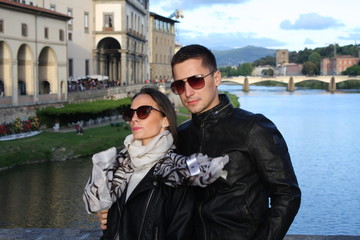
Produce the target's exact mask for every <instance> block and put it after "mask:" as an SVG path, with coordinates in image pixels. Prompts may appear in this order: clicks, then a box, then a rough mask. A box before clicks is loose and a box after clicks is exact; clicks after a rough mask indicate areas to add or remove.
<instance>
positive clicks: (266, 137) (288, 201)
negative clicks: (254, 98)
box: [249, 115, 301, 240]
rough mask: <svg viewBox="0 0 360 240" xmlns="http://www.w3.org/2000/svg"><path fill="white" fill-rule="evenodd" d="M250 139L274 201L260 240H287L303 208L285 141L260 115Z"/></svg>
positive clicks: (259, 232)
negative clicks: (289, 231)
mask: <svg viewBox="0 0 360 240" xmlns="http://www.w3.org/2000/svg"><path fill="white" fill-rule="evenodd" d="M260 116H261V118H260V121H258V122H257V123H256V124H255V125H254V128H253V129H252V130H251V133H250V137H249V146H250V147H251V153H252V154H253V156H252V157H253V158H254V159H255V161H256V165H257V170H258V173H259V175H260V178H261V179H262V181H263V183H264V184H265V187H266V188H267V192H268V193H269V198H270V209H269V210H270V211H269V213H268V215H267V219H266V221H265V223H264V224H263V225H262V226H261V227H260V229H259V231H258V232H257V235H256V239H259V240H260V239H261V240H265V239H268V240H277V239H279V240H280V239H283V238H284V236H285V234H286V232H287V231H288V229H289V227H290V225H291V223H292V222H293V220H294V218H295V216H296V214H297V212H298V210H299V207H300V199H301V191H300V188H299V186H298V182H297V179H296V175H295V172H294V169H293V166H292V163H291V160H290V156H289V152H288V148H287V145H286V142H285V140H284V138H283V137H282V135H281V133H280V132H279V131H278V129H277V128H276V126H275V125H274V124H273V123H272V122H271V121H270V120H268V119H266V118H265V117H263V116H262V115H260Z"/></svg>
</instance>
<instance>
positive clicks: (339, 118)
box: [220, 85, 360, 235]
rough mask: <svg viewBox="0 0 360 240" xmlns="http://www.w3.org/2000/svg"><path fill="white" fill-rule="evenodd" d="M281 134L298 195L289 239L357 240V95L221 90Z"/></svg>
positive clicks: (359, 206)
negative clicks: (352, 238) (353, 238)
mask: <svg viewBox="0 0 360 240" xmlns="http://www.w3.org/2000/svg"><path fill="white" fill-rule="evenodd" d="M220 90H224V91H229V92H231V93H233V94H236V95H237V96H239V101H240V104H241V107H242V108H244V109H246V110H249V111H252V112H255V113H262V114H264V115H265V116H267V117H268V118H270V119H271V120H272V121H273V122H274V123H275V124H276V126H277V127H278V129H279V130H280V131H281V133H282V134H283V136H284V138H285V140H286V142H287V144H288V148H289V152H290V155H291V158H292V162H293V166H294V168H295V173H296V175H297V178H298V182H299V185H300V188H301V190H302V203H301V207H300V210H299V213H298V215H297V216H296V218H295V221H294V223H293V224H292V226H291V228H290V230H289V233H290V234H311V235H360V187H359V184H360V140H359V137H360V93H346V94H342V93H336V94H330V93H328V92H326V91H323V90H296V91H295V92H293V93H289V92H286V90H285V88H284V87H261V86H251V88H250V92H248V93H244V92H242V86H239V85H221V86H220Z"/></svg>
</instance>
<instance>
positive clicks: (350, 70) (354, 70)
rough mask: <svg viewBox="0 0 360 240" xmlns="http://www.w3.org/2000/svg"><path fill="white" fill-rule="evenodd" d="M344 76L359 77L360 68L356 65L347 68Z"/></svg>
mask: <svg viewBox="0 0 360 240" xmlns="http://www.w3.org/2000/svg"><path fill="white" fill-rule="evenodd" d="M342 74H343V75H349V76H357V75H360V66H359V65H354V66H351V67H349V68H347V69H346V70H345V71H343V72H342Z"/></svg>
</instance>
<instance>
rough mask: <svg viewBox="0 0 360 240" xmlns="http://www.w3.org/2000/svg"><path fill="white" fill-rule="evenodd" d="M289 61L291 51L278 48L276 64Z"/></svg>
mask: <svg viewBox="0 0 360 240" xmlns="http://www.w3.org/2000/svg"><path fill="white" fill-rule="evenodd" d="M287 63H289V51H288V50H287V49H278V50H276V65H277V66H279V65H280V66H281V65H284V64H287Z"/></svg>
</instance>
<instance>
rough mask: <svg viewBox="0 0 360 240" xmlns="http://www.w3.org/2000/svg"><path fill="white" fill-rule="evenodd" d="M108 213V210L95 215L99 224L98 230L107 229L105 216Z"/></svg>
mask: <svg viewBox="0 0 360 240" xmlns="http://www.w3.org/2000/svg"><path fill="white" fill-rule="evenodd" d="M108 212H109V210H108V209H107V210H103V211H101V212H98V213H97V214H96V215H97V217H98V218H99V222H100V228H101V229H102V230H106V228H107V216H108Z"/></svg>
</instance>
